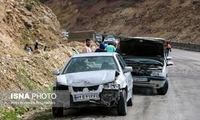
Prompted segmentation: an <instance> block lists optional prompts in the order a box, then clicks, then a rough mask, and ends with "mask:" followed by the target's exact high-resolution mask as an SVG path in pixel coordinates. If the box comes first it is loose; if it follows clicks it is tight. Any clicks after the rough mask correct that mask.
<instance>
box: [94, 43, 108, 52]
mask: <svg viewBox="0 0 200 120" xmlns="http://www.w3.org/2000/svg"><path fill="white" fill-rule="evenodd" d="M105 48H106V47H105V45H104V44H103V43H101V44H100V45H99V48H97V49H96V50H95V52H106V50H105Z"/></svg>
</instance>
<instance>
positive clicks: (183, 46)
mask: <svg viewBox="0 0 200 120" xmlns="http://www.w3.org/2000/svg"><path fill="white" fill-rule="evenodd" d="M171 44H172V48H178V49H183V50H190V51H197V52H200V45H196V44H189V43H177V42H172V43H171Z"/></svg>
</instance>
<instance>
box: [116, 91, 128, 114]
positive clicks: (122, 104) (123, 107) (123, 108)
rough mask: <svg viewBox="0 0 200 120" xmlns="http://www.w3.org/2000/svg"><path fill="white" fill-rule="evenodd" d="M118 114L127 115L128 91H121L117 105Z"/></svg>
mask: <svg viewBox="0 0 200 120" xmlns="http://www.w3.org/2000/svg"><path fill="white" fill-rule="evenodd" d="M117 111H118V115H121V116H125V115H126V114H127V102H126V91H125V90H123V91H122V92H121V93H120V99H119V101H118V105H117Z"/></svg>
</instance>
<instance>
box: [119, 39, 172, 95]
mask: <svg viewBox="0 0 200 120" xmlns="http://www.w3.org/2000/svg"><path fill="white" fill-rule="evenodd" d="M127 48H129V49H127ZM120 52H121V54H122V56H123V58H124V60H125V62H126V63H127V64H128V65H130V66H132V67H133V72H132V75H133V78H134V85H135V86H142V87H153V88H155V89H157V93H158V94H159V95H165V94H166V93H167V91H168V66H171V65H173V62H172V61H170V59H171V58H170V57H168V56H166V54H165V53H166V52H165V39H163V38H154V37H130V38H124V39H122V41H120Z"/></svg>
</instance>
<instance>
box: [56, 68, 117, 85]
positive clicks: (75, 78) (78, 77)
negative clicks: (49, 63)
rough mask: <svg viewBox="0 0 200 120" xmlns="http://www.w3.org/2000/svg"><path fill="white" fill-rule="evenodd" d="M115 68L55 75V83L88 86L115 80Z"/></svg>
mask: <svg viewBox="0 0 200 120" xmlns="http://www.w3.org/2000/svg"><path fill="white" fill-rule="evenodd" d="M115 75H116V71H115V70H101V71H87V72H78V73H69V74H64V75H59V76H57V83H58V84H61V85H67V86H73V87H88V86H95V85H101V84H105V83H109V82H112V81H114V80H115Z"/></svg>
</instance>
